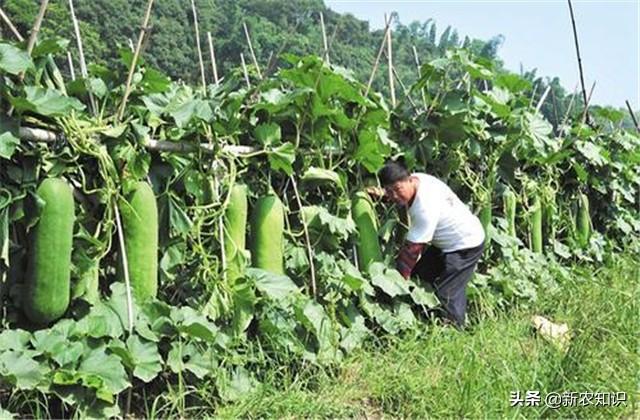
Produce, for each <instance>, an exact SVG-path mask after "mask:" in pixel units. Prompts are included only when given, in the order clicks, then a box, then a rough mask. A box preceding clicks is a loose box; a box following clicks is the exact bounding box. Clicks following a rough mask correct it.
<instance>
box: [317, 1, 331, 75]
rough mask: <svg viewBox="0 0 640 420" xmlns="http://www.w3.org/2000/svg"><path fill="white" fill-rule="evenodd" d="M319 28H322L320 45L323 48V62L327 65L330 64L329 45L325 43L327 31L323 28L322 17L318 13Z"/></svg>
mask: <svg viewBox="0 0 640 420" xmlns="http://www.w3.org/2000/svg"><path fill="white" fill-rule="evenodd" d="M320 27H321V28H322V45H323V46H324V60H325V61H326V62H327V64H331V63H330V62H329V44H328V43H327V31H326V29H325V27H324V15H323V14H322V12H320Z"/></svg>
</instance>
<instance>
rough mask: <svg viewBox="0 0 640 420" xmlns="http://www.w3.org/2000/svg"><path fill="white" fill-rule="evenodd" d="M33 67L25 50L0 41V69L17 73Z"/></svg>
mask: <svg viewBox="0 0 640 420" xmlns="http://www.w3.org/2000/svg"><path fill="white" fill-rule="evenodd" d="M32 68H33V62H32V61H31V57H29V54H28V53H27V52H26V51H23V50H21V49H19V48H16V47H14V46H13V45H9V44H4V43H0V70H2V71H4V72H7V73H9V74H18V73H22V72H23V71H26V70H29V69H32Z"/></svg>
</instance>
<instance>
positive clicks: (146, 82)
mask: <svg viewBox="0 0 640 420" xmlns="http://www.w3.org/2000/svg"><path fill="white" fill-rule="evenodd" d="M140 85H141V86H142V89H143V90H144V92H145V93H162V92H165V91H166V90H167V89H169V86H170V85H171V80H170V79H169V78H168V77H167V76H165V75H164V74H162V73H161V72H159V71H158V70H155V69H152V68H149V67H147V68H145V70H144V76H142V81H141V82H140Z"/></svg>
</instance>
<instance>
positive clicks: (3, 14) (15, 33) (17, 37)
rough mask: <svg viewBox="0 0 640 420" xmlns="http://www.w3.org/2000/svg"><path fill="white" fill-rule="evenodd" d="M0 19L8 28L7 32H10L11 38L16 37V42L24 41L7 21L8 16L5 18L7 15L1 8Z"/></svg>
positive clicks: (9, 21)
mask: <svg viewBox="0 0 640 420" xmlns="http://www.w3.org/2000/svg"><path fill="white" fill-rule="evenodd" d="M0 18H2V21H3V22H4V23H5V24H6V25H7V27H9V30H10V31H11V33H12V34H13V36H15V37H16V39H17V40H18V41H20V42H22V41H24V37H23V36H22V35H20V32H19V31H18V29H16V27H15V26H13V23H12V22H11V19H9V16H7V14H6V13H5V12H4V10H2V8H0Z"/></svg>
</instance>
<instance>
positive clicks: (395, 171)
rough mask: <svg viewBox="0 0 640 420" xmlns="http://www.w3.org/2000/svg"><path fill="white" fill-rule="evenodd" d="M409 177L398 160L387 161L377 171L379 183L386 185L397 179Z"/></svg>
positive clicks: (393, 182)
mask: <svg viewBox="0 0 640 420" xmlns="http://www.w3.org/2000/svg"><path fill="white" fill-rule="evenodd" d="M407 178H409V171H408V170H407V168H405V167H404V166H403V165H401V164H400V163H398V162H394V161H389V162H387V163H386V164H385V165H384V166H383V167H382V169H380V171H378V179H379V180H380V184H382V186H384V187H386V186H388V185H392V184H395V183H396V182H397V181H403V180H405V179H407Z"/></svg>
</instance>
